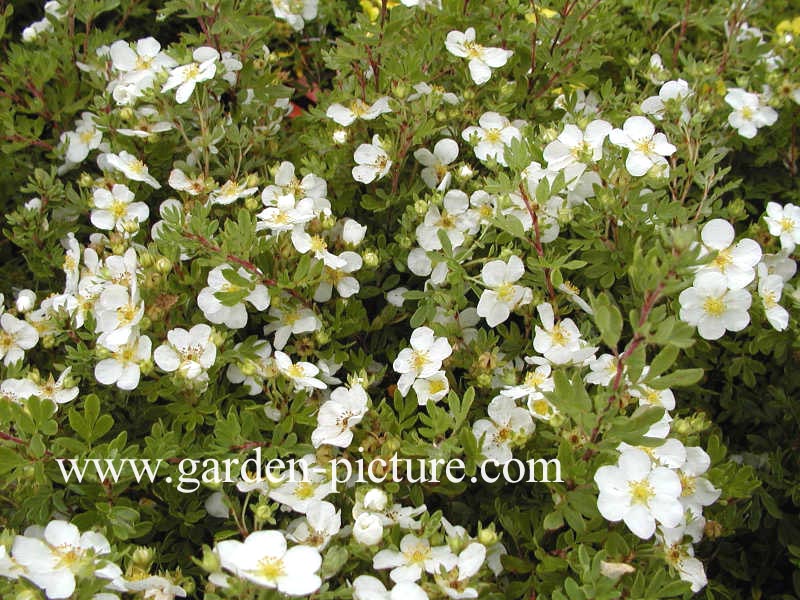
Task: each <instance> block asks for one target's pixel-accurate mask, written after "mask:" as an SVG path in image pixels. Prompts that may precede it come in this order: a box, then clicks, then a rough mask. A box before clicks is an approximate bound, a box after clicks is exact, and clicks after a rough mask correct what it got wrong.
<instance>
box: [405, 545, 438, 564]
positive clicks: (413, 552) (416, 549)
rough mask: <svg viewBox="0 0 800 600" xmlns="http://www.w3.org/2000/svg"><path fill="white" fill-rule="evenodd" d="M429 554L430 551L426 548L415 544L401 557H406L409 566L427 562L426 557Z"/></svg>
mask: <svg viewBox="0 0 800 600" xmlns="http://www.w3.org/2000/svg"><path fill="white" fill-rule="evenodd" d="M430 554H431V550H430V548H429V547H428V546H425V545H423V544H417V545H416V546H413V547H411V548H409V549H408V550H406V551H405V552H404V553H403V555H404V556H405V557H406V561H407V562H408V563H409V564H420V563H423V562H425V561H426V560H428V557H429V556H430Z"/></svg>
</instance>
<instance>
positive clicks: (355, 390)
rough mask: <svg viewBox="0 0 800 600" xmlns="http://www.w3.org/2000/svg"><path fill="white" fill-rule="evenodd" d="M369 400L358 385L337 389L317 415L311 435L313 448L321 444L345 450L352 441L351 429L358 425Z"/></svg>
mask: <svg viewBox="0 0 800 600" xmlns="http://www.w3.org/2000/svg"><path fill="white" fill-rule="evenodd" d="M368 402H369V398H368V397H367V393H366V392H365V391H364V388H363V387H361V386H360V385H358V384H355V385H353V386H352V387H351V388H350V389H347V388H346V387H338V388H336V389H335V390H333V391H332V392H331V399H330V400H328V401H326V402H324V403H323V404H322V406H320V408H319V414H318V415H317V428H316V429H315V430H314V431H313V432H312V433H311V443H312V444H314V447H315V448H319V447H320V446H322V445H323V444H329V445H331V446H339V447H340V448H347V447H348V446H349V445H350V443H351V442H352V441H353V432H352V431H351V429H352V427H353V426H355V425H358V424H359V423H360V422H361V419H362V418H364V415H365V414H366V412H367V403H368Z"/></svg>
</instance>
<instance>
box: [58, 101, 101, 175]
mask: <svg viewBox="0 0 800 600" xmlns="http://www.w3.org/2000/svg"><path fill="white" fill-rule="evenodd" d="M94 120H95V116H94V115H93V114H92V113H90V112H83V113H81V118H80V119H78V120H77V121H75V130H74V131H65V132H64V133H62V134H61V138H60V139H61V143H62V144H66V148H67V151H66V155H65V158H66V159H67V162H68V163H74V164H76V163H79V162H83V160H84V159H85V158H86V157H87V156H89V152H90V151H92V150H96V149H97V148H99V147H100V143H101V142H102V141H103V133H102V132H101V131H100V129H99V128H98V127H97V125H96V124H95V122H94Z"/></svg>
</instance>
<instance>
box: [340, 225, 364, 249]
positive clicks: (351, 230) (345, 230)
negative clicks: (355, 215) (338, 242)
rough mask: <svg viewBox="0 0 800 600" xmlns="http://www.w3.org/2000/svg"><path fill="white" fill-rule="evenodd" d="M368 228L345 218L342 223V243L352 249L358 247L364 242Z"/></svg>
mask: <svg viewBox="0 0 800 600" xmlns="http://www.w3.org/2000/svg"><path fill="white" fill-rule="evenodd" d="M366 233H367V226H366V225H361V224H360V223H359V222H358V221H356V220H355V219H350V218H345V219H344V221H343V222H342V241H343V242H344V243H345V244H347V245H348V246H350V247H353V248H355V247H358V246H359V245H360V244H361V242H363V241H364V236H365V235H366Z"/></svg>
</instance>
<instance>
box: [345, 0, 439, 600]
mask: <svg viewBox="0 0 800 600" xmlns="http://www.w3.org/2000/svg"><path fill="white" fill-rule="evenodd" d="M401 1H402V2H403V4H404V5H406V6H412V4H411V3H410V0H401ZM353 600H428V594H427V593H426V592H425V590H423V589H422V588H421V587H419V586H418V585H417V584H416V583H414V582H413V581H401V582H400V583H397V584H395V586H394V587H393V588H392V589H391V590H387V589H386V586H385V585H383V583H382V582H381V580H380V579H378V578H377V577H373V576H372V575H359V576H358V577H356V578H355V579H354V580H353Z"/></svg>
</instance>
